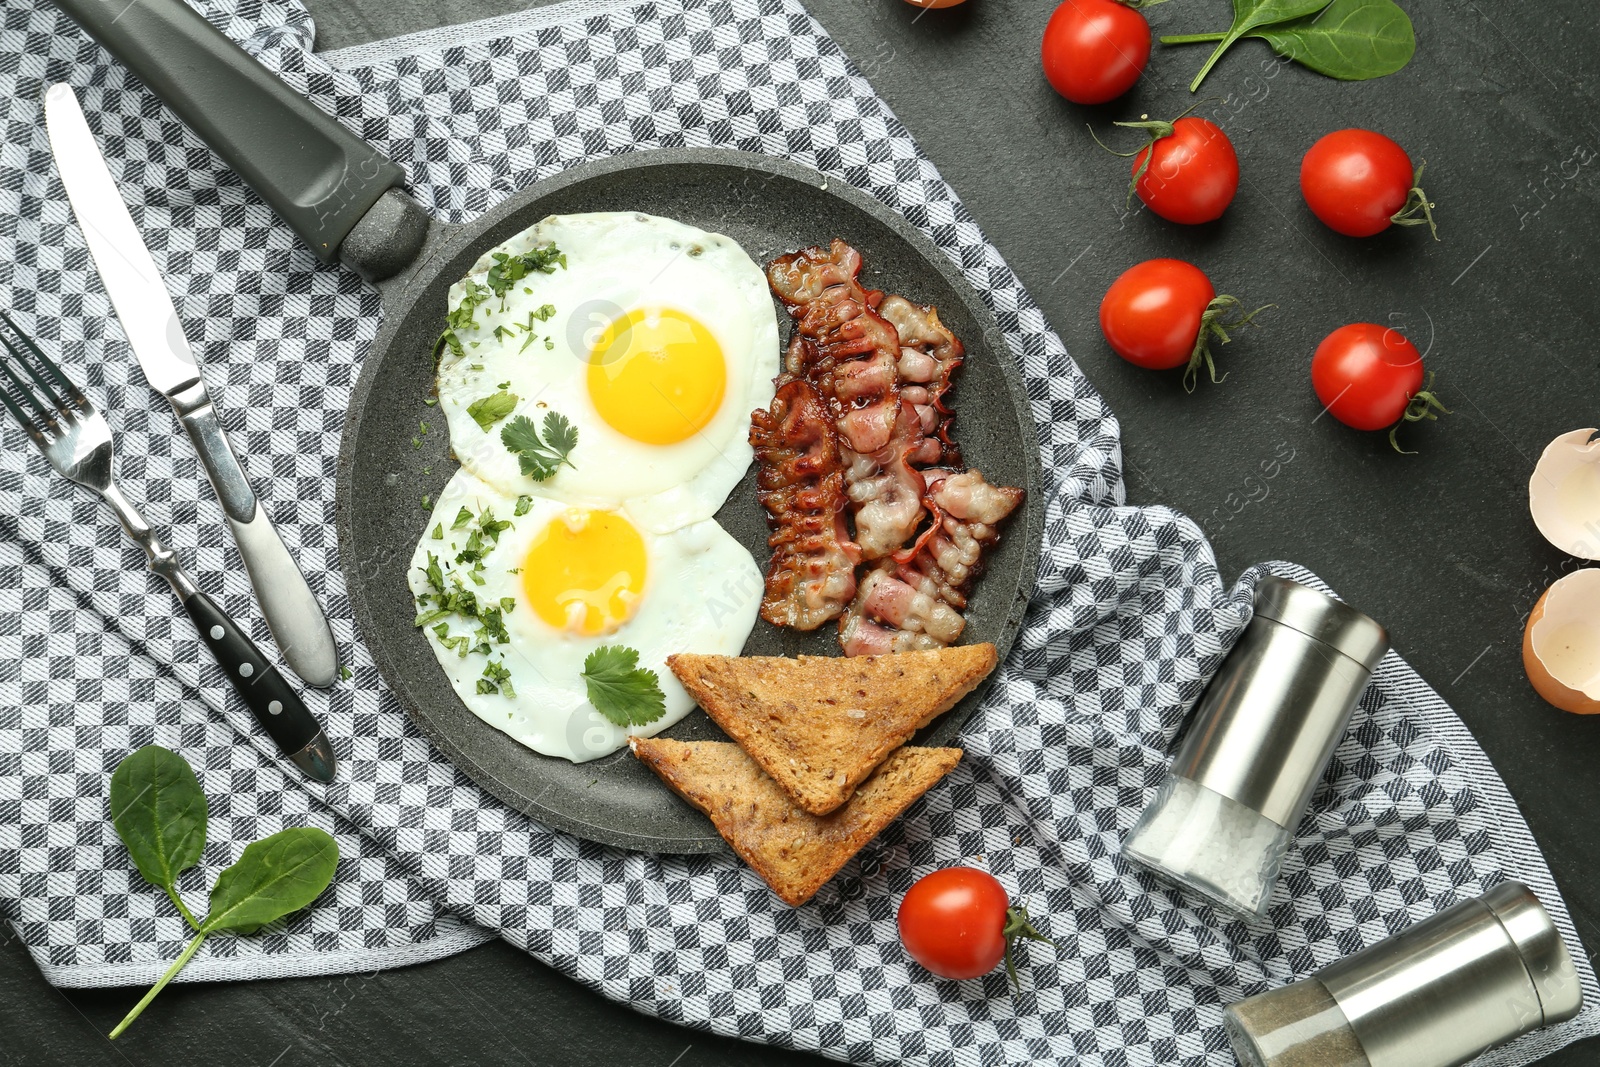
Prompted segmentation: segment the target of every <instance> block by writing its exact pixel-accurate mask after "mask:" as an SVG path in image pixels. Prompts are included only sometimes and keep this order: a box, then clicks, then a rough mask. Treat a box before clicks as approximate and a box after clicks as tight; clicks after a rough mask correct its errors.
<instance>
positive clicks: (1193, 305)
mask: <svg viewBox="0 0 1600 1067" xmlns="http://www.w3.org/2000/svg"><path fill="white" fill-rule="evenodd" d="M1216 295H1217V290H1216V288H1215V287H1214V286H1212V284H1211V279H1210V278H1207V277H1206V275H1205V271H1203V270H1201V269H1200V268H1199V267H1196V266H1194V265H1193V264H1189V263H1185V262H1184V261H1183V260H1181V259H1147V260H1145V261H1144V262H1143V263H1136V264H1134V265H1133V266H1131V267H1129V268H1128V269H1127V270H1126V271H1124V272H1123V273H1122V276H1121V277H1119V278H1118V279H1117V280H1116V281H1114V282H1112V283H1111V288H1109V289H1107V290H1106V295H1105V297H1104V298H1103V299H1101V301H1100V332H1102V333H1104V334H1105V335H1106V341H1107V343H1109V344H1110V345H1111V349H1112V351H1114V352H1116V354H1117V355H1119V356H1121V357H1122V358H1123V359H1125V360H1127V361H1128V362H1129V363H1132V364H1133V365H1134V366H1136V367H1144V368H1146V369H1147V370H1170V369H1171V368H1173V367H1181V366H1183V365H1184V364H1186V363H1188V362H1189V360H1190V358H1191V357H1192V356H1193V355H1194V348H1195V340H1196V339H1197V338H1198V337H1199V336H1200V319H1201V316H1203V315H1204V314H1205V313H1206V309H1207V308H1208V307H1209V306H1210V304H1211V301H1212V300H1213V299H1214V298H1215V297H1216Z"/></svg>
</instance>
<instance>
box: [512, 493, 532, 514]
mask: <svg viewBox="0 0 1600 1067" xmlns="http://www.w3.org/2000/svg"><path fill="white" fill-rule="evenodd" d="M531 507H533V497H531V496H528V495H527V494H523V495H522V496H519V497H517V506H516V507H515V508H514V509H513V510H512V512H511V514H513V515H526V514H527V513H528V509H529V508H531Z"/></svg>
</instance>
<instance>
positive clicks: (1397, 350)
mask: <svg viewBox="0 0 1600 1067" xmlns="http://www.w3.org/2000/svg"><path fill="white" fill-rule="evenodd" d="M1311 386H1312V388H1314V389H1315V390H1316V391H1317V399H1318V400H1320V401H1322V406H1323V407H1325V408H1327V409H1328V413H1329V414H1330V415H1332V416H1333V417H1334V418H1336V419H1338V420H1339V421H1340V422H1342V423H1344V424H1345V425H1346V426H1352V427H1354V428H1355V429H1357V430H1381V429H1383V428H1384V427H1385V426H1393V425H1394V424H1395V423H1397V422H1399V421H1400V420H1401V418H1402V417H1403V416H1404V415H1405V413H1406V407H1407V406H1408V405H1409V404H1410V403H1411V398H1412V397H1414V396H1416V395H1417V394H1418V393H1420V392H1422V353H1421V352H1418V351H1417V346H1416V345H1414V344H1412V343H1411V342H1410V341H1409V340H1407V338H1406V335H1405V334H1403V333H1401V332H1400V331H1398V330H1395V329H1392V328H1390V327H1388V326H1379V325H1378V324H1377V323H1375V322H1353V323H1351V324H1350V325H1349V326H1341V327H1339V328H1338V329H1337V330H1334V331H1333V332H1332V333H1330V334H1329V335H1328V336H1327V337H1324V338H1323V339H1322V343H1321V344H1320V345H1318V346H1317V352H1316V355H1314V356H1312V357H1311Z"/></svg>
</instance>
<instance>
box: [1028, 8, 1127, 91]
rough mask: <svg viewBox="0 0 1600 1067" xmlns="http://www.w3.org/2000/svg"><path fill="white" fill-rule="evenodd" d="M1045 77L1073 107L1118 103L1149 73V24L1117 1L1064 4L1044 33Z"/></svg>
mask: <svg viewBox="0 0 1600 1067" xmlns="http://www.w3.org/2000/svg"><path fill="white" fill-rule="evenodd" d="M1041 52H1042V55H1043V59H1044V76H1045V78H1047V79H1048V80H1049V82H1050V84H1051V86H1052V87H1053V88H1054V89H1055V91H1056V92H1058V93H1060V94H1061V95H1062V96H1064V97H1066V98H1067V99H1068V100H1071V101H1072V102H1073V103H1074V104H1103V103H1105V102H1106V101H1108V100H1115V99H1116V98H1117V97H1119V96H1121V95H1122V94H1123V93H1125V92H1127V91H1128V90H1129V89H1131V88H1133V84H1134V82H1137V81H1138V80H1139V76H1140V75H1141V74H1143V73H1144V65H1145V63H1146V62H1148V61H1149V59H1150V24H1149V23H1148V22H1146V21H1145V19H1144V16H1143V15H1141V14H1139V12H1137V11H1135V10H1134V9H1133V8H1131V7H1129V6H1128V5H1127V4H1123V3H1118V2H1117V0H1065V2H1064V3H1062V5H1061V6H1060V7H1058V8H1056V10H1055V14H1053V15H1051V16H1050V21H1049V23H1048V24H1047V25H1046V26H1045V28H1044V44H1043V46H1042V47H1041Z"/></svg>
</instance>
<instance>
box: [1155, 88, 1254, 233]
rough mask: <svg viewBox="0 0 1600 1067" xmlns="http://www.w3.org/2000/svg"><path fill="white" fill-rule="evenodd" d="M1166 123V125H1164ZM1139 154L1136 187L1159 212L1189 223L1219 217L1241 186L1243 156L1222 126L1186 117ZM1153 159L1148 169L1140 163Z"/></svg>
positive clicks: (1207, 120)
mask: <svg viewBox="0 0 1600 1067" xmlns="http://www.w3.org/2000/svg"><path fill="white" fill-rule="evenodd" d="M1158 125H1163V126H1164V125H1165V124H1158ZM1171 126H1172V132H1171V133H1169V134H1167V135H1166V136H1164V137H1163V136H1158V137H1157V138H1156V140H1155V141H1154V142H1152V143H1151V144H1150V145H1148V146H1146V147H1145V148H1143V149H1141V150H1140V151H1139V152H1138V153H1137V154H1135V155H1134V157H1133V173H1134V174H1135V175H1137V177H1136V179H1135V181H1134V192H1136V193H1138V194H1139V199H1140V200H1143V201H1144V202H1145V205H1146V206H1147V207H1149V208H1150V210H1151V211H1154V212H1155V213H1156V214H1157V215H1160V216H1161V217H1162V218H1164V219H1166V220H1168V221H1169V222H1181V223H1186V224H1189V225H1193V224H1195V223H1200V222H1210V221H1211V220H1212V219H1215V218H1218V217H1220V216H1221V215H1222V213H1223V212H1224V211H1226V210H1227V208H1228V205H1229V204H1231V203H1233V194H1234V193H1235V192H1236V191H1237V190H1238V188H1239V157H1238V156H1237V155H1236V154H1235V153H1234V151H1233V142H1232V141H1230V140H1228V135H1227V134H1225V133H1223V132H1222V127H1220V126H1218V125H1217V124H1216V123H1214V122H1212V121H1210V120H1209V119H1202V118H1196V117H1195V116H1193V115H1190V116H1186V117H1184V118H1181V119H1178V120H1176V121H1175V122H1173V123H1171ZM1146 159H1149V161H1150V165H1149V166H1148V167H1145V170H1144V173H1143V174H1140V173H1139V168H1140V167H1141V166H1143V164H1144V161H1145V160H1146Z"/></svg>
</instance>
